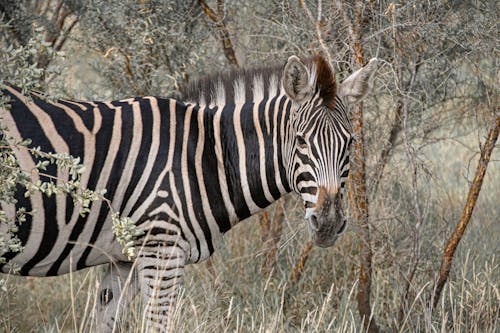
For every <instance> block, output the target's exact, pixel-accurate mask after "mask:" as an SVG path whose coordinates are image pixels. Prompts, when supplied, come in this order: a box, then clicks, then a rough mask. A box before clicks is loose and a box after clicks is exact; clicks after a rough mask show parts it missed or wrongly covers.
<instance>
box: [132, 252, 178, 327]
mask: <svg viewBox="0 0 500 333" xmlns="http://www.w3.org/2000/svg"><path fill="white" fill-rule="evenodd" d="M185 261H186V260H185V252H184V250H182V249H181V248H179V247H177V246H176V245H165V244H158V243H155V244H154V245H153V246H151V244H149V246H148V245H146V246H144V248H143V250H142V251H141V253H140V254H139V258H138V265H137V269H138V276H139V283H140V286H141V295H142V299H143V303H144V315H143V319H144V325H145V330H144V331H145V332H171V331H172V330H173V314H174V311H175V306H176V300H177V295H178V293H179V286H180V284H181V282H182V275H183V272H184V265H185Z"/></svg>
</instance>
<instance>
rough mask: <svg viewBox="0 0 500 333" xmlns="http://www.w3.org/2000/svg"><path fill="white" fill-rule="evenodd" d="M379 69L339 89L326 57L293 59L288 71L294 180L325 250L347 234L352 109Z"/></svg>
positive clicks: (355, 76)
mask: <svg viewBox="0 0 500 333" xmlns="http://www.w3.org/2000/svg"><path fill="white" fill-rule="evenodd" d="M376 63H377V60H376V59H372V60H370V62H369V63H368V64H367V65H366V66H364V67H363V68H361V69H359V70H358V71H356V72H354V73H353V74H351V75H350V76H349V77H348V78H347V79H346V80H344V81H343V82H342V83H341V84H339V85H337V84H336V82H335V75H334V72H333V68H332V67H331V65H330V64H329V63H328V62H327V61H326V60H325V59H323V58H322V57H316V58H313V59H312V60H311V61H308V62H302V61H301V60H300V59H299V58H297V57H296V56H291V57H290V58H289V59H288V62H287V64H286V65H285V68H284V70H283V81H282V82H283V88H284V90H285V93H286V95H287V96H288V98H290V99H291V100H292V109H291V115H290V118H291V120H290V125H291V128H290V132H289V135H288V140H287V141H288V148H289V149H288V154H287V155H288V158H289V159H288V161H290V162H291V163H289V165H288V179H289V181H290V184H291V186H292V188H293V189H294V190H295V191H296V192H298V193H299V194H300V195H301V197H302V199H303V201H304V204H305V208H306V216H305V217H306V219H307V220H308V222H309V223H308V224H309V230H310V232H311V235H312V238H313V240H314V242H315V244H316V245H318V246H321V247H328V246H331V245H333V243H334V242H335V240H336V239H337V237H338V236H339V235H340V234H341V233H342V232H344V230H345V228H346V224H347V220H346V218H345V215H344V212H343V209H342V192H341V191H342V188H343V187H344V183H345V181H346V179H347V176H348V175H349V146H350V144H351V142H352V139H353V138H352V129H351V125H350V122H349V118H348V110H349V109H348V108H349V105H350V104H353V103H356V102H358V101H359V100H361V99H362V98H363V97H364V96H365V95H366V94H367V93H368V91H369V90H370V85H369V81H370V78H371V77H372V75H373V73H374V72H375V70H376V67H377V65H376Z"/></svg>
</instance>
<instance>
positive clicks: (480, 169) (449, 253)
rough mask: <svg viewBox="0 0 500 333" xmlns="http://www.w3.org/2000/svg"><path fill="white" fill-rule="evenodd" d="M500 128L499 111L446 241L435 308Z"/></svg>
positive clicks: (433, 298) (436, 289)
mask: <svg viewBox="0 0 500 333" xmlns="http://www.w3.org/2000/svg"><path fill="white" fill-rule="evenodd" d="M499 130H500V116H499V115H498V111H497V115H496V119H495V123H494V124H493V125H492V127H491V129H490V131H489V133H488V138H487V139H486V142H485V144H484V146H483V147H482V149H481V156H480V158H479V162H478V165H477V168H476V174H475V175H474V180H473V181H472V184H471V186H470V189H469V193H468V195H467V200H466V202H465V206H464V209H463V211H462V215H461V216H460V219H459V220H458V223H457V225H456V226H455V229H454V230H453V232H452V233H451V235H450V238H449V239H448V241H447V242H446V246H445V248H444V252H443V257H442V260H441V268H440V269H439V277H438V279H437V281H436V283H435V285H434V289H433V292H432V295H431V306H432V307H433V308H434V307H436V305H437V303H438V302H439V298H440V296H441V292H442V290H443V287H444V285H445V283H446V281H447V280H448V277H449V275H450V270H451V265H452V263H453V256H454V255H455V251H456V249H457V246H458V244H459V243H460V240H461V239H462V236H463V234H464V232H465V229H466V228H467V225H468V224H469V222H470V219H471V216H472V212H473V211H474V207H475V206H476V202H477V198H478V196H479V192H480V191H481V186H482V185H483V180H484V175H485V174H486V169H487V167H488V163H489V161H490V157H491V153H492V152H493V149H494V148H495V143H496V141H497V139H498V132H499Z"/></svg>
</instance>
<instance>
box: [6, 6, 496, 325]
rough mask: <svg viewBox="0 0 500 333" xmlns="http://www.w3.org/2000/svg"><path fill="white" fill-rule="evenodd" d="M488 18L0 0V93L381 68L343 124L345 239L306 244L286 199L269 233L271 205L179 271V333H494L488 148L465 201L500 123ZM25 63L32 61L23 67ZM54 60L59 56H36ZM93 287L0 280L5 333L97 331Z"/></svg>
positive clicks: (167, 87)
mask: <svg viewBox="0 0 500 333" xmlns="http://www.w3.org/2000/svg"><path fill="white" fill-rule="evenodd" d="M59 3H61V7H60V8H59V7H58V4H59ZM90 3H92V6H89V4H90ZM498 6H499V5H498V3H497V1H487V0H483V1H453V2H452V4H450V1H429V2H427V1H400V2H393V1H363V2H360V1H252V2H249V3H247V2H245V1H234V2H228V3H227V4H226V3H225V2H224V1H222V0H217V1H201V0H200V1H185V2H182V4H181V3H180V2H179V3H177V2H175V1H163V2H160V1H142V0H141V1H135V0H126V1H118V0H116V1H115V0H113V1H104V0H103V1H97V0H95V1H92V2H90V1H55V0H44V1H31V0H23V1H11V0H6V1H3V2H2V3H0V18H2V19H1V20H0V43H1V51H0V65H1V66H0V81H4V82H6V81H9V82H12V83H15V84H19V85H27V86H28V87H33V86H37V87H42V88H44V89H46V90H48V91H50V92H51V93H52V94H54V95H64V96H70V97H75V98H82V99H83V98H87V99H88V98H91V99H109V98H114V99H116V98H121V97H125V96H131V95H138V94H153V95H154V94H156V95H174V96H175V95H179V90H180V89H181V88H182V87H183V86H185V85H186V83H187V82H188V81H189V80H192V79H193V77H195V76H199V75H203V74H205V73H207V68H210V72H212V71H213V70H216V69H217V70H222V69H224V68H226V67H228V66H244V65H246V66H250V65H251V64H255V63H259V64H262V63H263V62H265V61H267V62H269V63H275V62H278V63H280V62H284V60H285V59H286V58H287V56H289V55H290V54H298V55H301V56H305V55H310V54H313V53H316V52H324V53H326V54H328V56H329V57H330V58H331V59H332V61H333V62H334V63H335V65H336V69H337V71H338V77H339V78H341V77H342V76H343V75H344V73H345V72H350V71H352V69H353V68H357V67H358V66H359V62H364V61H366V60H367V59H369V58H370V57H372V56H378V57H379V58H381V59H382V63H383V65H382V66H381V68H380V70H379V73H378V74H377V77H376V80H375V87H374V92H373V95H372V96H371V97H369V98H368V99H367V100H366V101H365V102H364V104H363V106H362V108H361V107H360V108H359V109H357V110H355V111H356V112H355V113H354V114H353V116H354V117H358V120H363V121H364V122H363V123H362V124H360V123H359V122H358V123H356V124H358V128H357V130H358V131H359V132H358V137H357V139H358V141H357V143H358V148H363V151H362V154H361V153H360V151H359V150H357V148H356V154H358V155H357V156H358V157H359V158H360V159H359V161H362V162H363V163H365V169H363V168H362V167H361V166H362V164H363V163H360V162H359V161H358V162H357V163H358V164H357V165H354V168H355V170H358V171H359V172H360V173H359V174H358V175H359V178H355V179H354V180H353V181H352V183H351V186H350V190H351V199H350V200H346V201H348V202H346V203H347V204H349V208H350V209H349V211H350V220H351V222H350V225H349V229H348V231H347V232H346V234H345V235H344V236H343V237H342V238H341V239H340V240H339V241H338V242H337V243H336V244H335V246H334V247H332V248H330V249H319V248H314V247H310V246H309V243H308V233H307V229H306V225H305V223H304V221H303V209H302V204H301V202H299V201H297V200H298V199H297V198H296V197H295V196H288V197H287V199H286V202H285V203H284V206H283V208H284V209H283V217H282V218H279V217H278V218H277V219H276V221H275V222H279V221H282V222H281V224H279V223H273V222H271V221H273V218H272V217H273V214H274V213H275V212H276V210H275V209H274V206H273V207H270V208H269V209H268V210H266V212H267V214H268V217H267V218H264V217H263V216H255V217H252V218H251V219H250V220H249V221H246V222H243V223H242V224H240V225H238V226H236V227H235V228H234V229H233V230H231V231H230V232H229V233H228V234H227V235H226V238H225V242H224V244H223V245H222V246H221V248H220V249H219V250H218V251H217V252H216V254H215V255H214V257H213V258H212V259H211V260H210V261H208V262H207V263H203V264H199V265H191V266H189V267H187V269H186V274H185V282H184V288H183V293H182V297H181V300H180V302H179V303H180V304H179V306H178V308H177V309H176V312H175V314H174V316H173V321H174V327H175V331H176V332H376V331H381V332H388V331H391V332H492V333H493V332H498V331H499V330H500V323H499V317H500V290H499V287H500V266H499V265H500V263H499V259H498V255H500V245H499V244H500V243H499V242H498V235H499V234H500V224H499V223H498V221H499V220H500V205H499V198H500V164H499V163H498V161H499V159H500V153H499V151H498V149H496V150H495V149H493V153H492V155H491V156H490V157H489V164H487V169H485V171H486V172H485V174H484V180H483V181H482V188H481V187H480V188H479V190H480V191H479V192H478V194H479V195H478V196H477V202H472V201H471V200H470V199H468V192H469V188H470V187H471V185H472V184H473V180H474V175H475V172H476V168H477V165H478V161H479V156H480V154H481V152H484V151H485V150H484V147H485V142H486V138H487V136H488V133H489V132H490V129H492V128H494V127H495V124H496V126H498V122H499V120H498V119H499V117H500V114H499V109H500V108H499V90H498V87H499V84H498V81H499V72H498V68H499V67H498V59H499V56H498V45H497V44H496V43H497V23H496V20H497V19H496V16H495V15H496V14H495V13H498V12H499V11H500V8H499V7H498ZM58 8H59V9H58ZM7 23H8V24H7ZM37 26H41V27H45V30H43V29H42V30H40V31H39V30H36V29H35V27H37ZM36 31H38V32H36ZM30 38H31V39H32V40H35V41H36V40H39V39H40V38H41V39H43V40H45V41H46V43H45V44H44V46H43V47H41V46H40V44H39V43H38V44H36V43H32V44H29V43H28V40H29V39H30ZM37 38H38V39H37ZM7 46H12V47H13V49H7ZM23 48H25V49H23ZM20 49H23V50H25V51H26V50H28V51H29V50H32V51H33V52H32V53H30V54H31V56H30V55H29V54H28V55H27V56H25V57H24V58H23V54H24V53H22V52H20V51H19V52H18V53H15V52H16V50H20ZM50 49H53V50H55V51H58V50H62V51H64V52H65V57H61V56H58V55H57V54H53V53H50V52H49V53H44V51H43V50H50ZM23 52H24V51H23ZM26 52H27V51H26ZM27 53H29V52H27ZM20 58H22V59H21V60H23V61H20V60H19V59H20ZM12 64H15V65H12ZM31 64H37V66H38V68H41V69H42V70H43V72H42V73H41V74H40V73H39V72H35V73H33V72H32V69H29V68H30V65H31ZM24 68H28V69H29V70H24ZM16 70H17V71H16ZM16 73H17V74H16ZM20 76H22V77H20ZM0 83H1V82H0ZM497 135H498V134H497ZM493 147H494V142H493ZM360 154H361V155H360ZM354 160H355V161H356V159H354ZM481 163H484V159H483V160H482V162H481ZM360 165H361V166H360ZM356 168H357V169H356ZM354 177H356V173H355V176H354ZM357 181H358V182H361V183H359V184H361V185H365V186H354V185H356V184H355V182H357ZM353 184H354V185H353ZM476 185H477V183H476ZM365 189H366V192H363V191H365ZM354 191H355V192H354ZM360 191H361V192H360ZM354 194H356V195H354ZM363 201H364V203H365V205H366V211H365V212H364V213H363V214H359V207H360V206H363V203H362V202H363ZM467 205H469V208H473V212H472V215H471V218H470V222H469V221H467V222H468V225H467V227H466V229H465V233H464V234H463V236H461V238H460V239H459V240H460V242H459V243H458V247H457V248H456V251H455V253H454V257H453V262H452V266H451V271H450V273H449V276H443V274H441V277H442V278H443V277H446V278H447V281H446V283H445V284H444V289H443V291H442V294H441V297H434V300H435V301H436V306H435V307H432V306H431V302H432V299H433V291H434V290H435V284H436V282H437V281H438V278H439V271H440V265H441V261H442V258H443V251H444V249H445V246H446V244H447V241H448V239H449V237H450V235H451V234H452V230H453V229H454V228H455V226H456V224H457V223H458V221H459V220H461V216H462V215H463V214H462V212H463V210H464V207H466V206H467ZM277 211H278V213H277V214H280V211H279V210H277ZM259 221H260V223H259ZM466 224H467V223H466ZM367 250H369V252H366V251H367ZM362 251H364V252H362ZM448 254H449V253H448ZM370 267H371V269H370ZM360 272H362V273H363V272H365V273H366V274H361V275H360ZM99 274H100V269H99V268H94V269H90V270H86V271H83V272H75V273H74V274H70V275H66V276H61V277H56V278H21V277H16V276H6V275H5V276H1V277H0V280H1V279H4V280H5V283H3V284H2V285H1V286H2V288H4V290H0V313H1V315H0V332H6V333H7V332H9V333H11V332H79V331H86V330H89V331H92V327H93V325H95V323H94V319H93V318H92V308H93V306H94V304H95V300H96V290H97V284H98V281H99V279H98V277H99ZM139 301H140V300H139V298H138V299H137V300H136V302H137V303H138V302H139ZM138 309H139V306H138V304H135V306H134V307H131V309H130V311H129V314H128V316H127V321H126V323H125V324H124V325H125V326H126V327H125V329H124V331H125V332H141V324H142V318H141V313H140V312H139V311H138ZM363 314H364V315H365V317H363ZM367 317H369V318H367ZM363 318H365V320H363ZM368 319H371V321H370V323H371V325H370V326H367V324H368ZM375 322H376V326H375V325H374V323H375Z"/></svg>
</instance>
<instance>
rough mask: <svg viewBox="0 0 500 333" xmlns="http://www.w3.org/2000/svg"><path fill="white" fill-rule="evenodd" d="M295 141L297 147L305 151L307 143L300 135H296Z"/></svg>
mask: <svg viewBox="0 0 500 333" xmlns="http://www.w3.org/2000/svg"><path fill="white" fill-rule="evenodd" d="M296 139H297V146H298V147H299V148H301V149H306V148H307V142H306V139H304V137H303V136H302V135H300V134H297V136H296Z"/></svg>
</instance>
